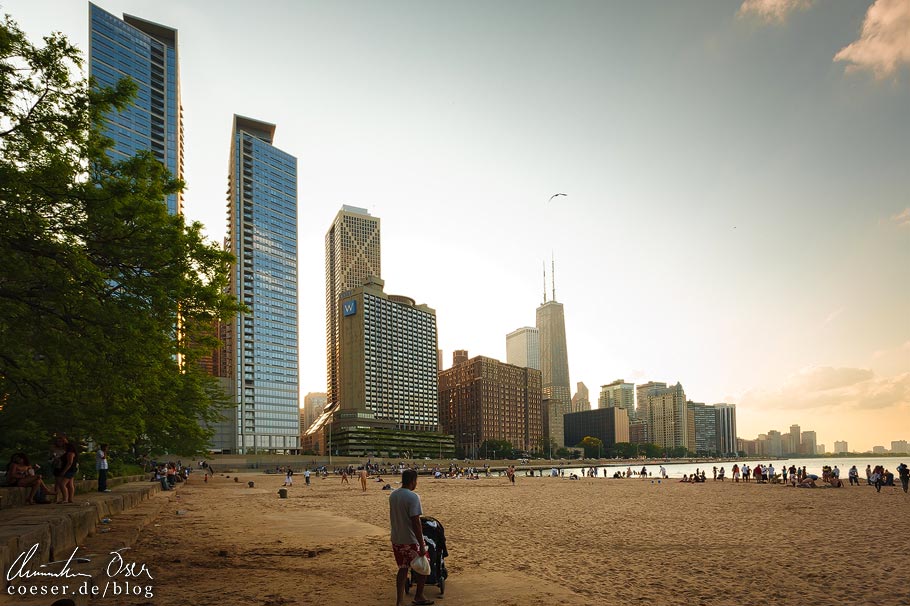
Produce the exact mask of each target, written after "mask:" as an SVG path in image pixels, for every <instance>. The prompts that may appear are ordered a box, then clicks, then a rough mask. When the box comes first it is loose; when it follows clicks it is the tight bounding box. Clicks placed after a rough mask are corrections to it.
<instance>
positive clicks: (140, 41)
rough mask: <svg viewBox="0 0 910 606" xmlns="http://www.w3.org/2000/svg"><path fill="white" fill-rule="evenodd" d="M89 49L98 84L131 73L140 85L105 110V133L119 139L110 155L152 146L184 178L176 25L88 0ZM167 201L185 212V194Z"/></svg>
mask: <svg viewBox="0 0 910 606" xmlns="http://www.w3.org/2000/svg"><path fill="white" fill-rule="evenodd" d="M88 55H89V76H91V77H92V78H94V79H95V81H96V82H97V84H98V85H99V86H103V87H111V88H113V87H115V86H116V84H117V82H118V81H119V80H121V79H122V78H125V77H129V78H131V79H132V80H133V81H134V82H135V83H136V85H137V86H138V88H139V90H138V91H137V93H136V96H135V98H134V99H133V102H132V103H131V104H129V105H128V106H127V107H125V108H124V109H123V110H122V111H117V110H113V111H111V112H109V113H108V114H107V115H106V116H105V119H106V123H107V124H106V128H105V130H104V134H105V135H106V136H108V137H110V138H111V139H113V141H114V146H113V148H112V149H111V150H110V151H109V153H110V155H111V156H112V157H113V158H114V159H115V160H123V159H126V158H129V157H131V156H133V155H135V154H136V152H138V151H143V150H146V151H150V152H152V154H153V155H154V156H155V158H157V159H158V160H159V161H160V162H161V163H162V164H164V166H165V167H167V169H168V170H169V171H170V173H171V174H172V175H173V176H174V177H176V178H178V179H183V108H182V107H181V105H180V69H179V66H178V62H177V30H176V29H174V28H171V27H168V26H166V25H160V24H158V23H152V22H151V21H146V20H144V19H140V18H139V17H133V16H132V15H123V19H118V18H117V17H115V16H114V15H112V14H110V13H109V12H107V11H105V10H103V9H101V8H99V7H97V6H95V5H94V4H91V3H89V52H88ZM165 202H166V204H167V209H168V212H169V213H171V214H172V215H173V214H179V213H181V212H182V210H183V208H182V207H183V196H182V194H171V195H169V196H168V197H167V199H166V200H165Z"/></svg>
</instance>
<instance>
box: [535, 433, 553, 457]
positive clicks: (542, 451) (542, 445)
mask: <svg viewBox="0 0 910 606" xmlns="http://www.w3.org/2000/svg"><path fill="white" fill-rule="evenodd" d="M558 449H559V445H558V444H557V443H556V440H554V439H553V438H551V437H549V436H542V437H541V438H540V439H538V440H537V450H536V451H535V453H534V454H537V455H538V456H540V458H542V459H548V458H550V457H551V455H555V454H556V451H557V450H558Z"/></svg>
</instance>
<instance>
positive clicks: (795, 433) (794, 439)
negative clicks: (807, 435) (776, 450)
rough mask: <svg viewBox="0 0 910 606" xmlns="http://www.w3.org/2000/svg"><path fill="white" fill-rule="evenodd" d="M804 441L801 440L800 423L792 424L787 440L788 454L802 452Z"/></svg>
mask: <svg viewBox="0 0 910 606" xmlns="http://www.w3.org/2000/svg"><path fill="white" fill-rule="evenodd" d="M801 452H802V442H801V441H800V432H799V425H791V426H790V437H789V440H787V454H800V453H801Z"/></svg>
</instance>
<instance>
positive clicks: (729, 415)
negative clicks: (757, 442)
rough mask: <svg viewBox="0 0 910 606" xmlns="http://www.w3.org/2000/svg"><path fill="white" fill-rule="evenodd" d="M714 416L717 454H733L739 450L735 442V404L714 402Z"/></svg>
mask: <svg viewBox="0 0 910 606" xmlns="http://www.w3.org/2000/svg"><path fill="white" fill-rule="evenodd" d="M714 416H715V421H714V427H715V433H716V436H717V454H719V455H721V456H729V455H735V454H736V453H738V452H739V451H740V450H741V449H740V448H737V444H736V404H715V405H714Z"/></svg>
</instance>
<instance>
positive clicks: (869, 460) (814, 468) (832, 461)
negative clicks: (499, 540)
mask: <svg viewBox="0 0 910 606" xmlns="http://www.w3.org/2000/svg"><path fill="white" fill-rule="evenodd" d="M758 463H761V464H763V465H767V464H769V463H770V464H771V465H774V473H780V470H781V468H783V466H784V465H786V466H787V468H789V467H790V466H791V465H794V466H796V467H805V468H806V472H808V473H814V474H816V475H818V476H821V475H822V467H823V466H825V465H830V466H831V467H832V468H833V467H834V466H835V465H837V467H838V468H839V469H840V477H841V479H842V480H844V481H845V482H846V481H847V472H848V471H849V470H850V467H851V466H852V465H856V469H857V471H859V478H860V480H862V481H865V480H866V465H872V467H873V468H874V467H875V466H876V465H884V467H885V469H888V470H890V471H891V472H892V473H894V475H895V477H896V476H897V466H898V465H900V464H901V463H907V464H908V465H910V457H875V456H868V457H851V458H838V457H831V458H821V457H820V458H817V459H780V460H775V459H771V460H769V459H757V458H756V459H738V460H736V461H725V462H723V463H719V462H714V461H708V462H704V463H663V466H664V469H666V470H667V475H669V476H670V477H671V478H682V477H683V475H692V474H693V473H695V470H696V469H699V470H702V469H703V470H704V471H705V477H707V478H708V480H711V478H712V477H713V472H712V471H711V470H712V468H713V467H715V466H716V467H717V468H718V469H720V468H721V467H723V468H724V472H725V474H724V475H725V476H726V478H727V480H731V479H732V478H733V471H732V469H733V465H734V464H737V465H739V466H740V468H742V466H743V465H748V466H749V467H751V468H754V467H755V465H756V464H758ZM660 465H661V464H650V465H642V463H633V464H631V465H629V464H627V463H626V464H615V465H614V464H610V465H598V466H597V468H598V477H603V473H604V469H606V470H607V477H612V476H613V474H614V473H616V471H617V470H618V471H620V472H623V471H625V470H626V469H627V468H629V467H631V468H632V471H634V472H639V471H641V468H642V467H646V468H647V470H648V472H649V473H650V474H651V477H654V478H657V477H659V476H660ZM588 467H590V466H585V469H587V468H588ZM544 473H545V474H546V473H547V472H546V471H545V472H544ZM565 473H566V475H567V476H568V475H569V474H570V473H576V474H579V475H581V467H571V468H566V470H565Z"/></svg>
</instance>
